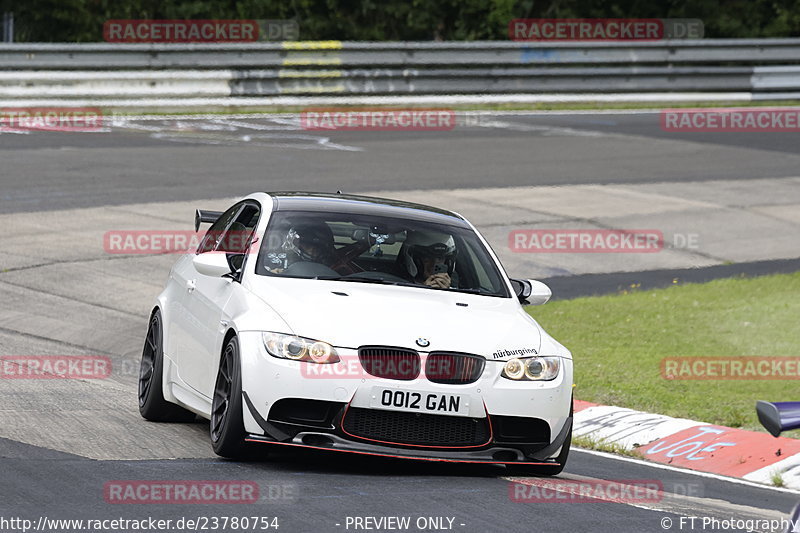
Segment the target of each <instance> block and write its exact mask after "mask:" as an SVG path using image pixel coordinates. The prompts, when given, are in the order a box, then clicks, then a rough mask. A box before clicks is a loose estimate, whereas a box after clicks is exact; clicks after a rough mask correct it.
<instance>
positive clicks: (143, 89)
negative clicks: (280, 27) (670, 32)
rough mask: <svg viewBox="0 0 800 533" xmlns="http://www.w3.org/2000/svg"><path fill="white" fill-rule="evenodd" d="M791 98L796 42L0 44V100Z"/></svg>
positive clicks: (799, 84)
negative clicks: (555, 95)
mask: <svg viewBox="0 0 800 533" xmlns="http://www.w3.org/2000/svg"><path fill="white" fill-rule="evenodd" d="M681 91H682V92H686V91H694V92H704V91H706V92H710V91H715V92H733V91H736V92H742V91H745V92H753V93H755V92H760V93H770V92H782V93H787V92H789V93H790V92H793V91H800V39H760V40H738V39H716V40H714V39H708V40H694V41H691V40H680V41H678V40H676V41H660V42H638V43H631V42H602V43H586V42H583V43H579V42H570V43H564V42H537V43H532V42H510V41H509V42H494V41H493V42H444V43H442V42H406V43H363V42H339V41H318V42H316V41H315V42H283V43H248V44H169V45H165V44H4V45H0V100H3V101H9V100H13V99H19V98H25V99H31V98H37V97H44V96H48V97H57V98H64V99H69V98H86V97H91V98H94V99H99V100H102V99H104V98H105V99H109V98H121V97H123V98H148V97H158V98H163V97H168V98H187V97H194V96H215V97H230V96H234V97H264V96H280V95H429V94H508V93H526V94H544V93H588V92H591V93H641V92H681Z"/></svg>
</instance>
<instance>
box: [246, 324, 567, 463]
mask: <svg viewBox="0 0 800 533" xmlns="http://www.w3.org/2000/svg"><path fill="white" fill-rule="evenodd" d="M240 341H241V344H242V350H241V358H242V390H243V391H244V393H243V396H244V402H243V403H244V413H243V414H244V421H245V429H246V432H247V433H248V436H247V440H248V441H249V442H254V443H272V444H279V445H285V446H294V447H305V448H314V449H323V450H332V451H342V452H350V453H356V454H366V455H375V456H382V457H399V458H410V459H421V460H429V461H456V462H471V463H495V464H530V465H555V464H557V463H556V462H555V461H554V458H555V457H556V456H557V455H558V453H559V451H560V450H561V447H562V445H563V444H564V442H565V440H566V439H567V437H568V436H569V434H570V432H571V429H572V416H571V397H572V361H571V360H570V359H564V364H563V366H562V368H563V370H562V372H561V374H560V375H559V377H558V378H556V379H555V380H553V381H550V382H513V381H511V380H508V379H505V378H502V377H500V371H501V370H502V366H503V365H502V364H501V363H499V362H496V361H487V364H486V369H485V370H484V373H483V375H482V376H481V377H480V379H478V381H476V382H474V383H470V384H464V385H444V384H438V383H432V382H430V381H428V380H426V379H425V378H424V377H421V378H419V379H416V380H410V381H397V380H388V379H380V378H374V377H369V376H367V377H366V378H365V377H364V376H356V377H351V376H339V375H336V374H332V375H331V374H328V375H314V374H310V373H309V372H307V369H306V370H304V369H303V366H302V365H310V364H311V363H302V362H296V361H288V360H282V359H278V358H275V357H272V356H270V355H268V354H267V353H266V350H265V349H264V347H263V342H262V340H261V336H260V334H257V333H251V332H246V333H243V334H242V335H241V336H240ZM337 350H338V351H339V352H340V355H341V354H343V355H345V356H350V357H354V356H356V354H355V353H353V354H349V353H347V352H345V351H343V350H340V349H339V348H337ZM375 386H378V387H383V388H397V389H408V390H420V391H422V390H425V391H429V392H438V393H456V394H459V395H463V396H465V397H468V400H469V413H468V417H452V416H446V415H422V416H423V417H424V416H429V417H438V418H441V417H444V418H445V419H449V420H446V421H445V422H447V423H446V424H444V425H445V426H448V425H451V424H449V422H451V421H453V420H454V419H456V420H459V421H463V420H465V419H466V420H472V421H474V422H475V423H476V424H483V425H485V426H486V428H488V431H483V432H481V433H480V435H479V437H480V438H478V437H475V441H474V442H466V441H465V442H461V443H458V444H445V441H446V442H450V441H447V440H446V439H445V440H443V441H442V442H434V441H430V440H429V441H428V442H425V443H422V442H414V441H413V440H408V439H406V440H396V439H380V438H375V436H374V435H367V434H365V433H369V428H370V426H369V423H372V422H369V421H368V422H369V423H368V424H366V425H365V424H362V425H361V428H362V431H361V432H357V431H348V424H346V420H345V417H346V416H347V411H348V409H352V411H361V412H362V414H363V413H364V412H368V413H373V414H374V413H376V412H379V413H386V416H387V417H390V416H394V415H395V414H396V413H397V412H396V411H381V410H374V409H369V396H370V394H371V393H372V391H373V387H375ZM287 401H296V402H304V401H305V402H309V403H313V402H317V403H319V404H327V405H329V406H330V407H329V408H328V410H327V412H326V413H325V414H322V415H316V414H308V413H306V414H304V415H303V416H297V417H292V416H289V415H286V413H285V412H283V413H282V412H281V411H282V410H281V409H280V407H279V406H280V405H281V402H284V405H285V402H287ZM378 418H379V421H378V423H380V422H381V421H382V420H380V419H381V418H382V417H378ZM526 424H529V425H533V426H534V427H533V429H530V430H524V431H521V432H516V433H515V430H516V429H517V428H518V427H525V426H526ZM364 428H367V430H366V431H364V430H363V429H364ZM350 429H352V428H350ZM417 429H419V428H417ZM437 429H441V428H437ZM376 433H379V432H377V430H376Z"/></svg>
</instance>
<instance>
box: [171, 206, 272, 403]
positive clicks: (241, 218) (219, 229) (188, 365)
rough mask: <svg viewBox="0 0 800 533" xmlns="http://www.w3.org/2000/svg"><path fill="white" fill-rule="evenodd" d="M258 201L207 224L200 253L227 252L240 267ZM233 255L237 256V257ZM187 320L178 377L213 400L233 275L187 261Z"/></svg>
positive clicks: (234, 283)
mask: <svg viewBox="0 0 800 533" xmlns="http://www.w3.org/2000/svg"><path fill="white" fill-rule="evenodd" d="M259 213H260V208H259V206H258V203H257V202H253V201H245V202H241V203H239V204H236V205H235V206H233V207H232V208H231V209H229V210H228V211H226V212H225V213H223V214H222V215H221V216H220V218H219V219H218V220H217V222H215V223H214V224H213V225H212V226H211V228H209V230H208V232H207V233H206V236H205V237H204V239H203V241H202V242H201V244H200V246H199V247H198V250H197V254H203V253H225V254H227V256H228V258H229V263H231V264H234V265H235V266H237V267H241V262H240V261H241V260H243V259H244V257H245V256H243V255H242V254H241V252H242V251H243V250H242V247H243V244H242V243H243V242H245V241H246V240H247V239H246V238H245V237H243V235H244V234H246V233H247V232H249V233H250V234H252V231H253V230H254V228H255V224H256V223H257V221H258V216H259ZM234 256H235V257H234ZM183 277H184V278H185V280H184V285H185V287H186V289H185V291H184V293H183V305H182V308H183V317H182V318H183V319H182V320H181V323H180V326H179V328H181V330H182V331H180V333H179V334H178V338H179V341H178V343H179V345H178V347H177V352H178V355H177V359H178V375H179V376H180V378H181V380H182V381H183V382H184V383H186V384H187V385H189V386H190V387H191V388H192V389H194V390H195V391H197V392H199V393H201V394H202V395H204V396H206V397H208V398H210V397H211V395H212V393H213V386H214V380H215V378H216V371H217V365H218V361H219V352H220V350H221V345H222V340H223V336H224V334H225V331H227V328H228V324H229V317H227V316H226V315H225V306H226V304H227V302H228V301H229V300H230V298H231V295H232V294H233V292H234V291H236V290H242V287H241V285H240V284H239V283H238V282H237V281H235V280H234V279H233V278H232V277H230V276H225V277H216V276H206V275H203V274H200V273H199V272H197V269H196V268H195V266H194V264H193V263H192V262H191V261H188V262H187V263H186V264H185V265H184V271H183Z"/></svg>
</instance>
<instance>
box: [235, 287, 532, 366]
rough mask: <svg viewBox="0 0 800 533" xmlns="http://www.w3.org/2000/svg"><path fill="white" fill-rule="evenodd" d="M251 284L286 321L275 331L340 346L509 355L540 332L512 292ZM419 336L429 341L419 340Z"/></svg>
mask: <svg viewBox="0 0 800 533" xmlns="http://www.w3.org/2000/svg"><path fill="white" fill-rule="evenodd" d="M250 288H251V290H253V291H254V293H255V294H256V295H257V296H258V297H259V298H261V299H262V300H264V302H266V303H267V304H268V305H269V306H270V307H272V308H273V309H275V311H277V312H278V313H279V314H280V315H281V317H282V318H283V320H285V321H286V323H287V324H288V325H289V327H291V329H292V331H291V332H281V333H293V334H295V335H299V336H301V337H308V338H312V339H316V340H322V341H325V342H328V343H330V344H332V345H333V346H336V347H338V348H358V347H359V346H365V345H381V346H396V347H406V348H412V349H416V350H421V351H433V350H451V351H458V352H466V353H473V354H480V355H483V356H485V357H487V358H488V359H508V358H510V357H514V356H519V355H534V354H535V353H538V351H539V349H540V345H541V340H542V332H541V329H540V327H539V325H538V324H537V323H536V321H534V320H533V319H532V318H531V317H530V315H528V314H527V313H526V312H525V311H524V310H523V309H522V307H521V306H520V305H519V304H518V303H517V301H516V300H514V299H513V298H496V297H491V296H480V295H475V294H466V293H458V292H452V291H443V290H429V289H424V288H415V287H401V286H393V285H379V284H367V283H349V282H337V281H325V280H309V279H292V278H289V279H286V278H283V279H281V278H273V277H267V276H264V277H260V278H259V279H256V280H254V281H253V282H252V283H251V286H250ZM465 304H466V305H465ZM420 338H422V339H427V340H428V341H429V342H430V346H428V347H423V348H420V347H419V346H418V345H417V344H416V341H417V339H420Z"/></svg>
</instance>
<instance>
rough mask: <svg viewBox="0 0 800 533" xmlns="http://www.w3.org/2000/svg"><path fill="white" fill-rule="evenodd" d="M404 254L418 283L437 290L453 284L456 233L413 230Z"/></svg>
mask: <svg viewBox="0 0 800 533" xmlns="http://www.w3.org/2000/svg"><path fill="white" fill-rule="evenodd" d="M401 255H402V261H403V265H404V266H405V269H406V271H407V272H408V274H409V275H410V276H411V279H413V280H414V282H416V283H421V284H424V285H427V286H429V287H435V288H437V289H447V288H449V287H450V286H451V284H452V283H453V281H454V280H453V279H452V277H451V276H454V270H455V262H456V244H455V241H454V240H453V236H452V235H448V234H446V233H438V232H432V231H409V232H408V235H407V236H406V240H405V243H404V244H403V250H402V252H401Z"/></svg>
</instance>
